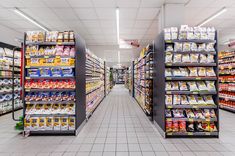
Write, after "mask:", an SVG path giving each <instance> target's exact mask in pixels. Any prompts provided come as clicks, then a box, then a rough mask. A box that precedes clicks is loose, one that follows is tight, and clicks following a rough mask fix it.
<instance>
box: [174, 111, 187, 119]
mask: <svg viewBox="0 0 235 156" xmlns="http://www.w3.org/2000/svg"><path fill="white" fill-rule="evenodd" d="M172 112H173V116H174V117H175V118H184V117H185V116H184V110H183V109H173V110H172Z"/></svg>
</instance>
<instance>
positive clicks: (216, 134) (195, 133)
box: [166, 132, 219, 137]
mask: <svg viewBox="0 0 235 156" xmlns="http://www.w3.org/2000/svg"><path fill="white" fill-rule="evenodd" d="M218 135H219V133H218V132H168V133H166V136H180V137H182V136H218Z"/></svg>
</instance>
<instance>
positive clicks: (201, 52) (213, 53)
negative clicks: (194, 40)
mask: <svg viewBox="0 0 235 156" xmlns="http://www.w3.org/2000/svg"><path fill="white" fill-rule="evenodd" d="M165 53H166V54H211V55H216V54H217V53H216V52H214V51H210V52H209V51H184V52H183V51H179V52H178V51H167V52H165Z"/></svg>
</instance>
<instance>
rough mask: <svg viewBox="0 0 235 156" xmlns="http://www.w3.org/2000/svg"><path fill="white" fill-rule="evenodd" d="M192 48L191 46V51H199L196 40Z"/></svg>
mask: <svg viewBox="0 0 235 156" xmlns="http://www.w3.org/2000/svg"><path fill="white" fill-rule="evenodd" d="M190 48H191V51H197V50H198V49H197V44H196V43H194V42H192V43H191V46H190Z"/></svg>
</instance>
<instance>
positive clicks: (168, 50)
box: [166, 45, 174, 52]
mask: <svg viewBox="0 0 235 156" xmlns="http://www.w3.org/2000/svg"><path fill="white" fill-rule="evenodd" d="M172 51H174V49H173V46H172V45H167V46H166V52H172Z"/></svg>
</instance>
